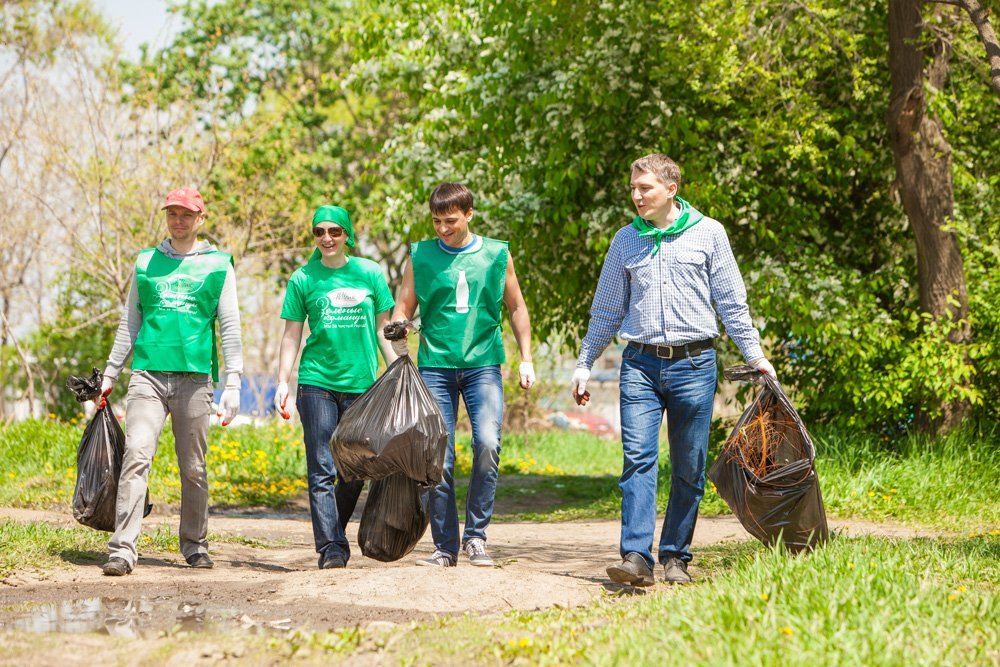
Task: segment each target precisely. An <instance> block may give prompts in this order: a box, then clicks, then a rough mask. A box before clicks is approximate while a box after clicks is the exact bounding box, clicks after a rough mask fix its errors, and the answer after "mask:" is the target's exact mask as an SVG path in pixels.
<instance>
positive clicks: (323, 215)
mask: <svg viewBox="0 0 1000 667" xmlns="http://www.w3.org/2000/svg"><path fill="white" fill-rule="evenodd" d="M321 222H332V223H333V224H335V225H337V226H339V227H341V228H343V230H344V231H345V232H347V247H348V248H353V247H354V225H353V224H352V223H351V214H350V213H348V212H347V209H345V208H341V207H339V206H320V207H319V208H318V209H316V213H314V214H313V220H312V226H313V228H314V229H315V228H316V225H318V224H319V223H321ZM322 258H323V253H321V252H320V251H319V248H315V249H314V250H313V253H312V256H311V257H309V261H310V262H313V261H316V260H319V259H322Z"/></svg>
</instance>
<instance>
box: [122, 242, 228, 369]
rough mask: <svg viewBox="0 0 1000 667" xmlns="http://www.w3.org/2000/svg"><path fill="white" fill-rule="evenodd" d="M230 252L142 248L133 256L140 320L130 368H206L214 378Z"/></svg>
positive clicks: (217, 361) (217, 367)
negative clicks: (186, 253)
mask: <svg viewBox="0 0 1000 667" xmlns="http://www.w3.org/2000/svg"><path fill="white" fill-rule="evenodd" d="M232 261H233V256H232V255H229V254H226V253H224V252H218V251H213V252H209V253H205V254H203V255H194V256H192V257H186V258H184V259H174V258H171V257H168V256H167V255H165V254H163V253H162V252H160V251H158V250H157V249H156V248H146V249H145V250H143V251H142V252H140V253H139V257H138V258H137V259H136V260H135V283H136V290H137V291H138V293H139V304H138V305H139V312H140V313H141V314H142V326H141V327H140V328H139V335H138V336H137V337H136V339H135V354H134V356H133V358H132V369H133V370H145V371H174V372H188V373H211V374H212V379H213V380H215V381H218V379H219V356H218V352H217V351H216V346H215V320H216V311H217V309H218V307H219V297H220V296H221V295H222V286H223V284H224V283H225V281H226V269H227V267H228V266H229V264H231V263H232Z"/></svg>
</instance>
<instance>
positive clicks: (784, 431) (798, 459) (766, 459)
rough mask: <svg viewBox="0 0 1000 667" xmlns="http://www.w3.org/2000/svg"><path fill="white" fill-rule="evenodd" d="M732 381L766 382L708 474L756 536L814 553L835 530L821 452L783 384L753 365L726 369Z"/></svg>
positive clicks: (737, 423)
mask: <svg viewBox="0 0 1000 667" xmlns="http://www.w3.org/2000/svg"><path fill="white" fill-rule="evenodd" d="M725 376H726V379H728V380H743V381H752V380H762V381H763V389H761V391H760V392H758V393H757V397H756V398H755V399H754V401H753V402H752V403H751V404H750V406H749V407H748V408H747V409H746V411H744V413H743V415H742V416H741V417H740V419H739V421H738V422H736V427H735V428H734V429H733V432H732V434H731V435H730V436H729V439H728V440H727V441H726V444H725V445H724V446H723V448H722V452H721V453H720V454H719V457H718V458H717V459H716V460H715V463H713V464H712V468H711V470H709V471H708V478H709V479H710V480H711V481H712V483H713V484H715V487H716V490H717V491H718V493H719V495H720V496H722V498H723V499H724V500H725V501H726V503H728V505H729V507H730V509H732V510H733V514H735V515H736V517H737V518H738V519H739V520H740V523H742V524H743V527H744V528H746V530H747V532H749V533H750V534H751V535H753V536H754V537H756V538H757V539H759V540H760V541H762V542H764V543H765V544H768V545H771V544H774V543H776V542H777V541H778V540H779V539H780V540H781V541H782V542H783V543H784V545H785V547H786V548H788V549H789V550H790V551H801V550H803V549H811V548H813V547H815V546H816V545H818V544H820V543H822V542H824V541H826V539H827V538H828V537H829V531H828V529H827V525H826V512H825V511H824V509H823V496H822V495H821V494H820V490H819V477H817V475H816V466H815V460H816V451H815V448H814V447H813V442H812V438H810V437H809V432H808V431H807V430H806V427H805V424H803V423H802V420H801V419H800V418H799V415H798V413H796V412H795V408H794V407H792V403H791V401H789V400H788V397H787V396H786V395H785V392H784V391H783V390H782V389H781V385H779V384H778V383H777V382H775V381H774V380H772V379H771V378H770V377H768V376H766V375H763V374H761V373H760V371H758V370H757V369H755V368H753V367H751V366H745V365H744V366H734V367H732V368H728V369H726V371H725Z"/></svg>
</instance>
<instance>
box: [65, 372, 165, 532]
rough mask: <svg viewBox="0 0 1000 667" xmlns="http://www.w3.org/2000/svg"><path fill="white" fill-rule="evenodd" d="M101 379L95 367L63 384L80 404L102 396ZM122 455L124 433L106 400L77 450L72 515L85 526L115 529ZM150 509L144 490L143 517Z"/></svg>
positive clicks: (85, 431) (111, 530) (92, 420)
mask: <svg viewBox="0 0 1000 667" xmlns="http://www.w3.org/2000/svg"><path fill="white" fill-rule="evenodd" d="M103 379H104V376H103V375H102V374H101V372H100V371H99V370H97V369H96V368H95V369H94V372H93V373H92V374H91V375H90V377H76V376H71V377H70V378H69V381H68V382H67V383H66V386H67V387H68V388H69V389H70V391H72V392H73V393H74V394H75V395H76V400H78V401H80V402H81V403H82V402H84V401H93V400H97V398H98V397H99V396H100V395H101V381H102V380H103ZM124 456H125V433H124V431H122V427H121V425H120V424H119V423H118V419H117V418H116V417H115V414H114V411H113V410H112V409H111V403H110V401H109V402H108V404H107V405H106V406H105V407H104V409H102V410H98V411H97V413H96V414H95V415H94V418H93V419H91V420H90V423H89V424H87V427H86V428H85V429H84V430H83V438H81V440H80V446H79V447H78V448H77V450H76V488H75V489H74V490H73V518H75V519H76V520H77V521H79V522H80V523H82V524H83V525H84V526H89V527H90V528H96V529H97V530H106V531H108V532H114V530H115V500H116V498H117V497H118V478H119V477H120V476H121V470H122V458H124ZM152 509H153V506H152V505H151V504H150V503H149V491H148V490H147V491H146V505H145V512H144V513H143V516H148V515H149V513H150V512H151V511H152Z"/></svg>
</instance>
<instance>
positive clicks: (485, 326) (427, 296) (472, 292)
mask: <svg viewBox="0 0 1000 667" xmlns="http://www.w3.org/2000/svg"><path fill="white" fill-rule="evenodd" d="M480 238H482V245H481V246H480V247H479V248H478V249H476V250H473V251H468V252H462V253H456V254H452V253H449V252H445V251H444V250H442V249H441V248H440V247H439V246H438V242H437V240H436V239H435V240H430V241H420V242H419V243H414V244H412V245H411V246H410V261H411V262H412V263H413V286H414V288H415V290H416V292H417V303H418V304H419V305H420V352H419V353H418V355H417V365H418V366H421V367H430V368H478V367H481V366H494V365H497V364H502V363H504V361H505V360H506V357H505V355H504V350H503V338H502V337H501V336H500V311H501V308H502V305H503V290H504V285H505V283H506V276H507V261H508V260H507V256H508V251H507V242H506V241H496V240H494V239H488V238H485V237H480Z"/></svg>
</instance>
